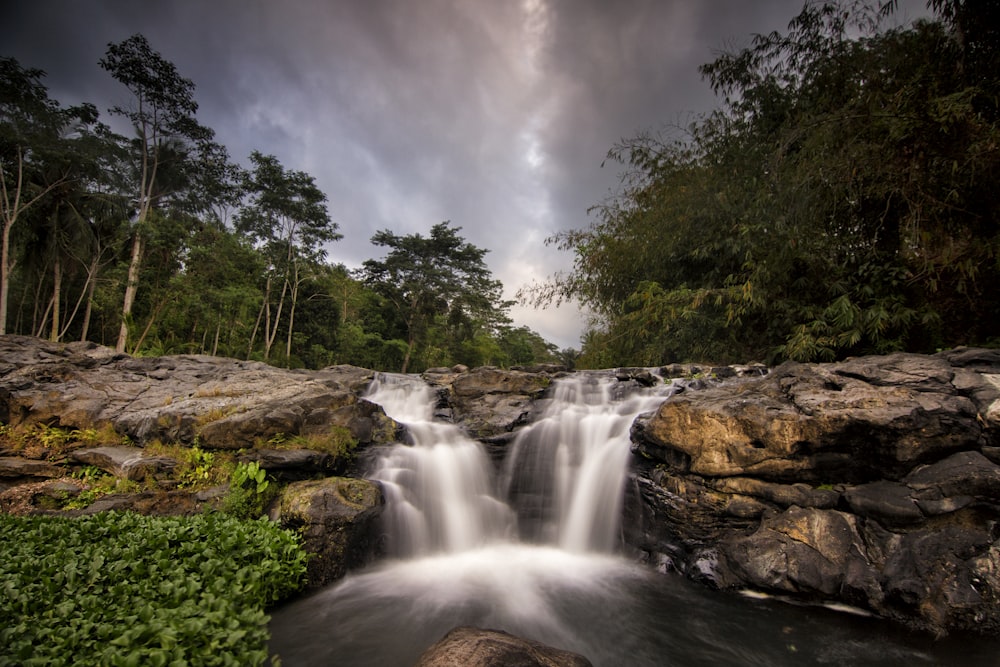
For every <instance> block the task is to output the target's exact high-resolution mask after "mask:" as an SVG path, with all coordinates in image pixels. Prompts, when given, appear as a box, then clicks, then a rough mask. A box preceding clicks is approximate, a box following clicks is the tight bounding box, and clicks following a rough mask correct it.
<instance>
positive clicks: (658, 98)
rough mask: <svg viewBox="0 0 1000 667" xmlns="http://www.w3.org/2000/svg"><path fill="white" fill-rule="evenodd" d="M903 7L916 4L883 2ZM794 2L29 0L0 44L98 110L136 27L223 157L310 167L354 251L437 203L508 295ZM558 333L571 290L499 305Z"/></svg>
mask: <svg viewBox="0 0 1000 667" xmlns="http://www.w3.org/2000/svg"><path fill="white" fill-rule="evenodd" d="M901 4H902V5H903V7H904V10H906V11H908V12H910V13H914V12H916V13H920V12H921V11H922V4H923V3H922V2H919V3H918V2H917V1H916V0H911V1H910V2H909V3H908V2H903V3H901ZM801 6H802V0H754V1H753V2H747V1H745V0H709V1H704V2H691V1H688V0H675V1H673V2H671V1H665V0H619V1H618V2H613V3H612V2H606V1H605V0H519V1H518V2H507V1H503V2H494V1H492V0H475V1H466V0H421V1H419V2H412V1H409V0H373V1H371V2H353V1H350V0H296V1H295V2H268V1H267V0H206V1H203V2H168V1H166V0H144V1H143V2H134V0H89V1H78V2H64V1H59V0H33V1H32V2H30V3H16V5H15V6H14V7H13V8H12V9H9V10H8V11H7V18H8V20H7V22H6V23H5V24H4V25H3V26H0V44H3V45H4V46H3V47H2V48H4V49H5V50H6V53H4V55H12V56H14V57H17V58H18V59H19V60H20V61H21V62H22V63H23V64H24V65H27V66H33V67H40V68H42V69H45V70H46V71H47V72H48V73H49V76H48V78H47V83H48V85H49V88H50V92H51V94H52V95H53V97H55V98H56V99H58V100H60V101H61V102H63V103H65V104H69V103H77V102H80V101H90V102H94V103H95V104H97V105H98V106H99V107H100V108H102V109H105V108H107V107H109V106H112V105H113V104H115V103H116V102H118V101H121V100H122V99H123V98H124V96H125V95H126V93H125V91H124V90H123V89H121V88H120V87H119V86H118V84H116V83H115V82H114V81H113V80H111V79H110V77H108V76H107V75H106V74H105V73H104V72H103V71H102V70H101V69H100V68H99V67H98V66H97V61H98V59H99V58H100V57H101V56H102V55H103V53H104V50H105V48H106V45H107V43H108V42H116V41H120V40H122V39H125V38H126V37H128V36H129V35H131V34H133V33H136V32H141V33H143V34H144V35H145V36H146V37H147V38H148V39H149V41H150V43H151V44H152V45H153V47H154V48H155V49H157V50H158V51H160V52H161V53H162V54H163V56H164V57H166V58H167V59H169V60H171V61H172V62H174V63H175V64H176V65H177V67H178V70H179V71H180V72H181V74H182V75H184V76H186V77H188V78H191V79H192V80H193V81H194V82H195V84H196V86H197V89H196V97H197V99H198V101H199V104H200V109H199V118H200V119H201V120H202V122H203V123H204V124H206V125H208V126H209V127H212V128H213V129H214V130H215V131H216V134H217V138H218V139H219V140H220V141H221V142H223V143H224V144H225V145H226V146H227V147H228V148H229V150H230V153H231V154H232V155H233V157H234V158H235V159H238V160H245V159H246V157H247V156H248V155H249V153H250V152H251V151H252V150H254V149H256V150H260V151H262V152H265V153H273V154H275V155H276V156H278V158H279V159H280V160H281V161H282V163H283V164H285V165H286V166H287V167H289V168H293V169H301V170H305V171H307V172H309V173H310V174H312V175H313V176H315V178H316V181H317V183H318V184H319V186H320V187H321V188H322V189H323V190H324V192H326V193H327V196H328V197H329V209H330V213H331V216H332V217H333V219H334V220H336V221H337V222H338V223H339V224H340V227H341V232H342V233H343V234H344V239H343V240H342V241H340V242H338V243H336V244H333V245H331V247H330V258H331V259H332V260H333V261H339V262H343V263H345V264H347V265H348V266H358V265H359V264H360V263H361V262H362V261H364V260H365V259H367V258H369V257H373V256H376V255H377V254H378V253H379V251H380V249H378V248H375V247H373V246H371V245H370V244H369V242H368V240H369V238H370V237H371V235H372V234H373V233H374V232H375V231H376V230H378V229H391V230H393V231H394V232H397V233H418V232H419V233H426V232H427V230H429V229H430V227H431V226H432V225H433V224H435V223H437V222H440V221H442V220H451V221H452V223H453V224H454V225H456V226H460V227H462V228H463V234H464V235H465V236H466V238H467V239H468V240H469V241H471V242H472V243H475V244H476V245H478V246H480V247H484V248H488V249H490V251H491V252H490V254H489V255H488V256H487V260H488V262H489V264H490V267H491V269H492V270H493V272H494V275H496V277H497V278H499V279H500V280H502V281H503V282H504V284H505V285H506V286H507V287H508V292H509V293H510V294H513V292H514V291H516V290H517V289H518V288H519V287H520V286H522V285H524V284H526V283H528V282H531V281H532V280H541V279H544V278H545V277H546V276H548V275H550V274H551V273H553V272H554V271H556V270H565V269H566V268H568V267H569V266H570V264H571V260H572V258H571V257H569V256H567V255H566V254H565V253H559V252H558V251H557V250H555V249H554V248H552V247H547V246H545V245H544V243H543V241H544V239H545V238H546V237H547V236H550V235H551V234H553V233H554V232H556V231H558V230H560V229H567V228H574V227H582V226H585V225H586V224H588V222H589V220H588V217H587V214H586V210H587V208H588V207H590V206H591V205H593V204H596V203H598V202H599V201H600V200H602V199H603V198H604V197H605V195H606V194H607V193H608V190H609V189H610V188H612V187H613V186H614V184H615V182H616V176H617V174H616V171H615V167H614V166H608V167H606V168H604V169H602V168H601V162H602V160H603V158H604V155H605V154H606V152H607V151H608V149H609V148H611V146H612V145H613V144H614V143H615V142H616V141H618V140H620V139H622V138H624V137H629V136H633V135H634V134H635V133H636V132H637V131H640V130H644V129H650V128H652V129H655V128H657V127H658V126H660V125H661V124H663V123H667V122H675V121H678V120H681V121H684V122H687V120H690V114H694V113H699V112H704V111H706V110H708V109H710V108H711V107H712V106H713V105H714V103H715V100H714V98H713V96H712V94H711V91H710V90H709V88H708V85H707V84H706V83H705V82H703V81H702V80H701V78H700V75H699V74H698V72H697V67H698V65H700V64H702V63H704V62H708V61H710V60H711V59H712V58H713V57H714V53H715V51H717V50H718V49H721V48H723V47H727V46H738V45H742V44H745V43H746V42H747V41H748V40H749V38H750V35H751V34H752V33H759V32H767V31H771V30H775V29H779V30H780V29H783V28H784V27H785V26H786V25H787V23H788V21H789V20H790V19H791V18H792V17H793V16H794V15H795V14H796V13H797V12H798V11H799V10H800V9H801ZM515 316H516V317H517V322H518V323H519V324H522V323H523V324H527V325H529V326H531V327H532V328H534V329H535V330H537V331H539V332H540V333H541V334H542V335H543V336H545V337H546V338H548V339H550V340H552V341H554V342H556V343H558V344H559V345H560V346H562V347H568V346H578V344H579V343H578V336H579V332H580V329H581V316H580V314H579V312H578V311H577V310H576V309H575V308H573V307H563V308H562V309H560V310H558V311H557V310H551V311H546V312H540V311H533V310H531V309H524V308H518V309H517V310H516V311H515Z"/></svg>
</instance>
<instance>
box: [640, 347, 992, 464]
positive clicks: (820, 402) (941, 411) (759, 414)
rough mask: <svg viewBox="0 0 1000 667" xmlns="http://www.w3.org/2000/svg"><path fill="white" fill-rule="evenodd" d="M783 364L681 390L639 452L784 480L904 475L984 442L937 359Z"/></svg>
mask: <svg viewBox="0 0 1000 667" xmlns="http://www.w3.org/2000/svg"><path fill="white" fill-rule="evenodd" d="M878 359H880V361H879V362H877V363H876V361H874V358H867V359H866V360H865V361H860V360H859V361H848V362H844V363H842V364H815V365H809V366H806V365H802V364H795V363H788V364H785V365H783V366H781V367H779V368H778V369H776V370H775V371H774V372H772V373H771V374H770V375H768V376H767V377H764V378H761V379H759V380H756V381H746V382H744V383H742V384H739V385H735V386H729V385H723V386H719V387H712V388H710V389H706V390H704V391H695V392H690V391H689V392H684V393H683V394H680V395H678V396H676V397H675V398H673V399H672V400H669V401H666V402H665V403H664V404H663V405H662V407H661V408H660V409H659V411H658V412H657V413H656V414H654V415H652V416H651V417H649V418H647V419H646V420H645V422H644V424H643V425H642V428H641V429H638V430H637V431H636V434H637V436H638V437H639V438H640V440H639V443H638V446H639V448H640V450H641V451H642V452H643V453H645V454H646V455H648V456H650V457H652V458H659V459H661V460H663V461H664V462H665V463H667V464H668V465H671V466H673V467H675V468H677V469H679V470H681V471H690V472H692V473H695V474H699V475H705V476H712V477H723V476H738V475H750V476H754V477H759V478H761V479H765V480H769V481H776V482H784V481H795V482H809V481H814V482H822V481H824V480H826V479H830V478H837V479H841V480H844V481H854V482H864V481H873V480H875V479H879V478H888V479H895V480H898V479H900V478H901V477H902V476H904V475H905V474H906V473H908V472H909V471H910V470H911V469H912V468H913V467H914V466H916V465H919V464H922V463H929V462H932V461H934V460H937V459H939V458H941V457H942V456H946V455H948V454H950V453H954V452H958V451H962V450H967V449H974V448H977V447H979V446H981V445H982V444H985V440H986V439H987V437H988V436H987V434H985V433H984V427H983V424H982V421H981V417H980V411H979V410H978V407H979V406H977V405H976V403H975V402H974V401H973V400H971V399H970V398H969V397H968V396H964V395H961V394H959V392H958V390H957V389H956V388H955V386H954V385H952V384H951V379H952V378H953V377H954V372H953V371H952V369H951V367H950V366H949V365H948V364H947V362H946V361H945V360H943V359H941V358H937V357H925V356H921V355H908V354H897V355H890V356H888V357H882V358H878Z"/></svg>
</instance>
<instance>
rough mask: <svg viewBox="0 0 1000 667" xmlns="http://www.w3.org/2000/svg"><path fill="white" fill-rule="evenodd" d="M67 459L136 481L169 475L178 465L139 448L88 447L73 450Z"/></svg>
mask: <svg viewBox="0 0 1000 667" xmlns="http://www.w3.org/2000/svg"><path fill="white" fill-rule="evenodd" d="M69 457H70V459H72V460H73V461H77V462H78V463H83V464H86V465H92V466H94V467H95V468H100V469H101V470H103V471H104V472H107V473H110V474H112V475H114V476H115V477H123V478H125V479H131V480H136V481H140V480H143V479H145V478H146V477H147V476H149V477H158V476H163V475H166V474H169V473H170V472H171V471H173V469H174V468H175V467H177V463H178V462H177V461H176V460H175V459H172V458H170V457H169V456H153V455H152V454H149V453H147V452H145V451H144V450H143V449H142V448H140V447H90V448H86V449H77V450H74V451H72V452H70V455H69Z"/></svg>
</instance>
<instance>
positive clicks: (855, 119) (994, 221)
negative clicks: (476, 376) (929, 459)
mask: <svg viewBox="0 0 1000 667" xmlns="http://www.w3.org/2000/svg"><path fill="white" fill-rule="evenodd" d="M929 6H930V8H931V9H932V10H933V12H934V18H933V19H931V20H920V21H916V22H915V23H913V24H912V25H907V26H896V27H890V26H889V23H890V22H891V20H892V17H893V14H894V11H895V10H896V7H895V3H894V2H888V3H882V4H881V5H879V6H871V5H869V4H867V3H864V2H846V1H845V2H821V3H820V2H813V3H808V4H807V5H806V6H805V7H804V9H803V10H802V12H801V13H800V14H799V15H798V16H796V17H795V18H794V20H792V21H791V23H790V24H789V26H788V30H787V31H786V32H784V33H778V32H775V33H772V34H767V35H758V36H756V37H754V38H753V40H752V42H751V43H750V45H749V46H748V47H747V48H744V49H741V50H734V51H730V52H723V53H721V54H720V55H719V56H718V58H716V59H715V60H714V61H713V62H710V63H708V64H706V65H704V66H702V68H701V72H702V73H703V75H704V76H705V77H706V78H707V80H708V81H709V82H710V83H711V85H712V87H713V88H714V90H715V91H716V92H717V93H718V94H719V95H720V99H721V105H720V108H719V109H717V110H716V111H715V112H713V113H711V114H708V115H707V116H703V117H700V118H699V119H698V120H697V121H696V122H694V123H692V124H691V125H690V126H688V127H684V128H672V130H670V131H664V132H660V133H656V134H652V133H644V134H641V135H639V136H636V137H634V138H632V139H629V140H626V141H623V142H622V143H621V144H620V145H617V146H615V147H614V148H613V149H612V150H611V151H610V156H609V157H610V158H611V159H613V160H616V161H618V162H619V163H620V164H622V165H623V166H624V175H623V180H622V185H621V188H620V191H619V192H618V193H617V194H616V195H615V196H613V197H611V198H610V199H609V200H607V201H605V202H603V203H602V204H600V205H599V206H597V207H595V208H594V210H593V212H594V222H593V223H592V225H591V226H590V227H589V228H588V229H585V230H582V231H569V232H564V233H561V234H559V235H557V236H556V237H554V238H552V239H550V242H552V243H555V244H556V245H558V246H559V247H561V248H563V249H566V250H569V251H572V252H573V253H574V254H575V265H574V269H573V270H572V271H571V272H570V273H569V274H567V275H563V276H558V277H557V278H556V279H555V280H554V281H553V282H551V283H550V284H548V285H546V286H544V288H542V289H539V290H536V291H535V293H534V297H535V298H537V299H538V300H540V301H546V300H551V299H559V298H577V299H580V300H581V301H583V302H584V303H585V304H586V305H587V306H589V307H590V308H591V309H592V310H593V312H594V313H595V314H596V317H597V325H596V326H594V327H592V328H591V329H590V330H589V331H588V332H587V334H586V336H585V340H584V347H583V355H582V357H581V359H580V364H581V365H587V366H591V367H606V366H612V365H620V364H635V365H647V364H659V363H664V362H669V361H705V360H712V361H717V362H727V361H746V360H751V359H756V360H760V361H768V362H774V361H779V360H782V359H796V360H832V359H836V358H843V357H845V356H848V355H857V354H867V353H886V352H890V351H895V350H908V351H919V352H933V351H934V350H935V349H937V348H942V347H950V346H956V345H963V344H968V345H973V344H975V345H996V344H998V343H1000V263H998V262H1000V252H998V251H1000V187H998V186H1000V125H998V121H1000V3H996V2H987V1H985V0H984V1H981V2H980V1H978V0H931V1H930V3H929Z"/></svg>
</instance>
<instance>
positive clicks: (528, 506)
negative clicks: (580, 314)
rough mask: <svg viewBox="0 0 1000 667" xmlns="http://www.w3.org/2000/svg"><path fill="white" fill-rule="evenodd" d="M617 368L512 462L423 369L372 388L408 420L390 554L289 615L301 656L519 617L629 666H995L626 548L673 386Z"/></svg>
mask: <svg viewBox="0 0 1000 667" xmlns="http://www.w3.org/2000/svg"><path fill="white" fill-rule="evenodd" d="M670 391H671V387H670V386H669V385H665V384H663V385H660V386H659V387H658V388H655V389H639V388H637V387H632V386H631V383H621V382H617V381H616V380H615V378H614V377H613V376H612V375H610V374H606V373H597V372H595V373H576V374H574V375H572V376H570V377H567V378H563V379H559V380H557V381H556V386H554V387H553V389H552V391H551V396H552V398H550V399H547V405H545V406H544V410H543V411H542V413H541V415H540V417H539V418H538V419H537V420H536V421H535V422H534V423H533V424H531V425H530V426H528V427H526V428H524V429H522V430H521V431H520V432H519V434H518V436H517V438H516V439H515V441H514V442H513V443H512V445H511V446H510V447H509V452H508V454H507V457H506V459H505V461H504V462H503V465H502V466H501V467H500V469H499V470H497V469H496V466H494V464H493V462H492V461H491V460H490V458H489V457H488V455H487V453H486V451H485V450H484V448H483V447H482V445H481V444H480V443H478V442H476V441H474V440H471V439H469V438H468V437H466V435H465V434H464V433H463V432H462V431H461V430H460V429H458V428H457V427H455V426H453V425H450V424H446V423H440V422H436V421H435V420H434V418H433V413H434V392H433V391H432V389H431V388H430V387H428V386H427V385H426V384H425V383H423V382H422V381H421V380H420V379H419V378H415V377H411V376H393V375H384V376H380V377H379V378H378V379H377V380H376V381H375V382H373V383H372V386H371V388H370V390H369V396H368V399H369V400H371V401H373V402H375V403H378V404H380V405H381V406H382V407H383V408H384V409H385V411H386V413H387V414H388V415H389V416H391V417H393V418H394V419H395V420H397V421H398V422H400V423H403V424H405V425H406V426H407V432H408V434H409V440H410V442H408V443H407V444H398V445H395V446H392V447H390V448H386V450H385V451H384V452H383V453H382V454H381V456H380V457H379V459H378V462H377V465H376V466H375V469H374V470H373V471H372V473H371V475H370V477H371V478H372V479H375V480H378V481H379V482H380V483H381V485H382V488H383V491H384V493H385V496H386V509H385V512H384V513H383V525H384V533H385V535H384V536H385V540H386V549H387V552H388V554H389V556H388V558H386V559H385V560H383V561H382V562H380V563H379V564H377V565H376V566H374V567H372V568H369V569H367V570H364V571H361V572H357V573H355V574H352V575H349V576H348V577H347V578H345V579H344V580H343V581H341V582H339V583H337V584H335V585H334V586H331V587H330V588H327V589H325V590H323V591H320V592H319V593H316V594H314V595H312V596H310V597H307V598H304V599H302V600H298V601H295V602H293V603H290V604H288V605H286V606H284V607H282V608H279V609H277V610H275V611H274V613H273V617H272V620H271V624H270V630H271V634H272V641H271V652H272V654H277V655H279V656H280V657H281V660H282V664H283V665H284V666H285V667H296V666H299V665H307V666H312V665H316V666H319V665H336V666H345V667H350V666H355V665H356V666H359V667H362V666H363V667H375V666H377V667H383V666H384V667H394V666H399V667H409V666H410V665H412V664H413V663H414V662H415V661H416V659H417V658H418V657H419V655H420V654H421V653H422V652H423V650H424V649H426V648H427V647H428V646H429V645H431V644H433V643H434V642H435V641H437V640H438V639H440V638H441V637H442V636H444V634H446V633H447V632H448V631H449V630H450V629H451V628H453V627H455V626H457V625H475V626H479V627H485V628H495V629H501V630H506V631H508V632H511V633H513V634H516V635H519V636H523V637H527V638H531V639H535V640H538V641H541V642H544V643H546V644H550V645H552V646H555V647H559V648H563V649H567V650H571V651H576V652H578V653H581V654H583V655H585V656H586V657H587V658H589V659H590V660H591V662H593V664H594V665H595V666H597V667H604V666H608V667H610V666H613V665H615V666H617V665H625V664H628V665H637V666H642V667H645V666H649V667H652V666H662V665H679V666H684V667H688V666H692V665H808V664H830V665H843V664H864V665H907V666H910V665H952V664H954V665H959V664H960V665H968V666H975V665H995V664H997V657H996V656H997V655H1000V653H998V651H1000V642H991V641H986V640H982V641H968V640H958V639H953V640H944V641H933V640H931V639H928V638H924V637H920V636H917V635H911V634H908V633H906V632H904V631H902V630H900V629H899V628H896V627H894V626H890V625H889V624H886V623H883V622H880V621H877V620H875V619H871V618H864V617H859V616H854V615H850V614H846V613H842V612H836V611H831V610H828V609H824V608H818V607H800V606H793V605H790V604H787V603H781V602H777V601H774V600H769V599H760V598H750V597H747V598H743V597H738V596H734V595H726V594H720V593H716V592H712V591H708V590H705V589H704V588H703V587H701V586H699V585H696V584H693V583H691V582H688V581H686V580H684V579H682V578H680V577H679V576H668V575H662V574H658V573H656V572H652V571H650V570H649V569H648V568H646V567H643V566H640V565H637V564H634V563H632V562H630V561H628V560H626V559H625V558H623V557H622V556H621V555H619V554H618V553H617V551H618V547H619V545H620V538H619V521H620V515H621V503H622V490H623V485H624V482H625V479H626V477H627V473H628V461H629V427H630V426H631V423H632V421H633V420H634V418H635V417H636V416H637V415H638V414H640V413H642V412H645V411H648V410H652V409H654V408H655V407H656V406H657V405H658V404H659V403H660V402H662V401H663V400H664V399H665V398H666V397H667V396H668V395H669V393H670Z"/></svg>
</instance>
